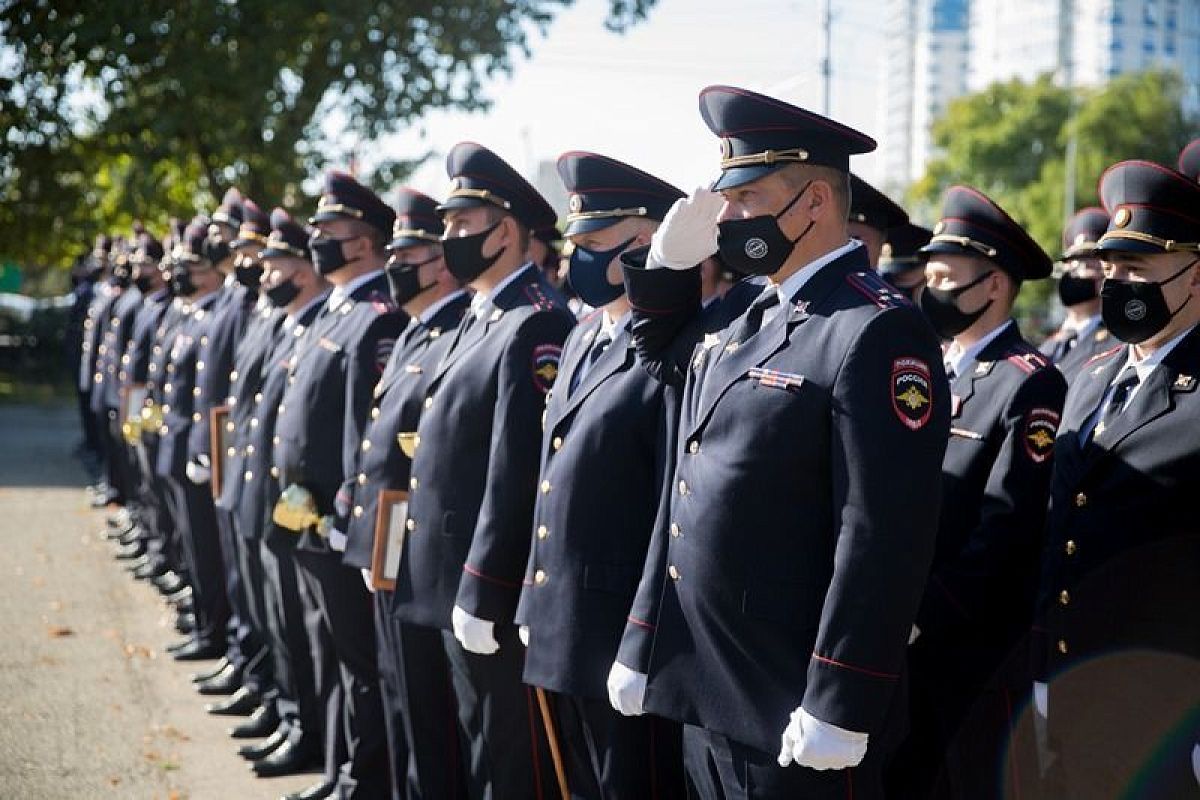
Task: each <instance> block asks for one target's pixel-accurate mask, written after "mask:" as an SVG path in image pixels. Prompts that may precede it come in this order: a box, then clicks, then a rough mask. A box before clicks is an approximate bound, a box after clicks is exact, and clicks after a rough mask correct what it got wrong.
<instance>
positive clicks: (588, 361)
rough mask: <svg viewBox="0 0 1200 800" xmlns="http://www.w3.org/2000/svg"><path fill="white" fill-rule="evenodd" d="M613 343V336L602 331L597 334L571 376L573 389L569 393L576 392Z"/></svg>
mask: <svg viewBox="0 0 1200 800" xmlns="http://www.w3.org/2000/svg"><path fill="white" fill-rule="evenodd" d="M611 344H612V337H611V336H610V335H608V334H607V333H604V332H603V331H601V332H600V333H598V334H596V339H595V341H593V342H592V346H591V348H589V349H588V351H587V353H586V354H584V356H583V360H582V361H581V362H580V363H579V368H578V369H576V370H575V374H574V375H572V376H571V391H570V393H569V394H574V393H575V390H576V389H577V388H579V384H581V383H583V376H584V375H586V374H587V373H588V372H590V371H591V369H592V365H593V364H595V363H596V362H597V361H598V360H599V359H600V356H602V355H604V352H605V351H606V350H608V346H609V345H611Z"/></svg>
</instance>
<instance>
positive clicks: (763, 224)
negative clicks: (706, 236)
mask: <svg viewBox="0 0 1200 800" xmlns="http://www.w3.org/2000/svg"><path fill="white" fill-rule="evenodd" d="M809 186H812V181H809V182H808V183H806V184H804V188H802V189H801V190H800V191H799V192H798V193H797V194H796V196H795V197H793V198H792V199H791V202H789V203H788V204H787V205H786V206H784V207H783V210H782V211H780V212H779V213H778V214H774V215H772V214H760V215H759V216H757V217H750V218H748V219H727V220H725V221H724V222H721V223H719V224H718V225H717V230H718V231H719V236H718V238H717V245H718V247H719V248H720V253H721V260H722V261H724V262H725V264H726V265H727V266H728V267H729V268H730V269H733V270H736V271H738V272H740V273H742V274H743V275H774V274H775V273H776V272H778V271H779V268H780V267H782V266H783V262H785V261H787V260H788V256H790V255H791V254H792V251H793V250H795V249H796V245H797V244H798V243H799V242H800V240H801V239H803V238H804V237H805V236H807V235H808V232H809V231H810V230H812V227H813V225H815V224H816V221H815V220H810V221H809V223H808V227H806V228H805V229H804V230H803V231H802V232H801V233H800V235H799V236H797V237H796V238H795V239H789V238H788V237H787V235H786V234H784V232H783V231H782V230H781V229H780V227H779V218H780V217H782V216H783V215H784V214H786V213H787V212H788V211H789V210H791V208H792V206H794V205H796V203H797V202H798V201H799V200H800V198H801V197H803V196H804V193H805V192H807V191H808V187H809Z"/></svg>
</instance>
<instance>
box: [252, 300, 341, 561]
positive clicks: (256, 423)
mask: <svg viewBox="0 0 1200 800" xmlns="http://www.w3.org/2000/svg"><path fill="white" fill-rule="evenodd" d="M324 304H325V301H324V299H322V300H321V301H320V302H318V303H315V304H313V305H312V306H310V307H309V308H306V309H304V310H303V311H302V312H301V313H300V315H299V316H298V317H297V318H296V323H295V325H294V326H293V327H291V328H289V327H287V323H286V321H285V322H281V323H280V326H279V327H278V328H277V329H276V330H275V333H274V335H273V336H272V337H271V344H270V347H269V349H268V350H267V352H266V353H265V354H264V356H263V362H262V366H261V367H260V370H261V373H260V375H259V377H258V378H257V380H258V381H259V384H260V385H259V387H258V390H257V391H256V392H255V393H254V394H253V395H252V399H251V402H250V408H249V411H250V419H249V420H248V421H247V422H246V424H245V426H244V428H243V429H242V431H241V432H239V435H238V445H239V447H240V448H241V453H242V463H241V466H240V469H241V473H240V474H238V475H236V476H235V479H236V480H239V481H241V482H242V488H241V496H240V498H239V500H238V503H237V505H236V507H235V508H236V514H237V529H238V531H239V532H241V534H242V535H243V536H246V537H247V538H258V537H260V536H262V535H263V534H264V533H265V532H267V531H270V530H279V529H277V528H275V526H272V525H271V524H270V519H271V512H272V510H273V509H274V507H275V501H276V500H277V499H278V498H279V490H280V486H279V478H280V475H281V473H280V471H279V468H278V467H276V466H275V465H274V464H275V445H276V444H277V443H278V441H279V437H278V436H277V435H276V433H275V422H276V418H277V417H278V415H279V403H280V401H281V400H282V399H283V394H284V392H285V391H286V390H287V388H288V377H289V376H290V375H291V366H292V359H293V357H294V356H295V355H296V354H297V352H299V351H301V350H302V349H303V348H304V347H307V346H308V345H310V344H311V341H310V340H309V338H308V336H307V333H308V328H309V326H311V325H312V324H313V322H315V321H316V319H317V315H318V314H319V313H320V312H321V309H323V308H324V307H325V305H324ZM241 379H242V376H241V374H240V373H239V375H238V380H239V381H240V380H241ZM247 380H248V381H249V380H255V379H254V378H247ZM281 535H284V536H288V537H292V538H295V536H296V534H294V533H292V532H291V531H282V533H281Z"/></svg>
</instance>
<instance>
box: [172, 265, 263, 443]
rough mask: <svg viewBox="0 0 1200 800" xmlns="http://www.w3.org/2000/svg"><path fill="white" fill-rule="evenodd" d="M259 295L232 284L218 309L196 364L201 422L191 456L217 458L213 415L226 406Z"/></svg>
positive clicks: (192, 438) (190, 439)
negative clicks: (240, 345) (235, 364)
mask: <svg viewBox="0 0 1200 800" xmlns="http://www.w3.org/2000/svg"><path fill="white" fill-rule="evenodd" d="M256 300H257V295H256V293H254V292H252V291H250V290H249V289H247V288H246V287H245V286H242V285H241V284H240V283H235V284H232V285H229V286H227V287H226V288H225V290H224V294H223V296H222V297H221V300H220V301H219V302H218V304H217V306H215V307H214V308H213V314H212V321H211V322H210V323H209V326H208V331H207V332H206V333H205V335H204V338H203V339H202V340H201V343H200V353H199V354H198V357H197V359H198V360H197V362H196V388H197V389H198V390H199V391H198V392H197V393H196V402H195V406H196V409H195V410H196V413H198V414H200V417H201V421H200V422H199V423H198V424H196V425H194V426H192V430H191V433H190V435H189V437H188V457H189V458H191V459H192V460H196V459H197V458H198V457H199V456H202V455H203V456H209V457H210V459H211V458H212V457H213V453H212V443H211V442H210V441H209V440H210V439H211V438H212V434H211V430H212V429H211V427H210V426H209V424H208V422H209V414H210V413H211V411H212V409H213V408H215V407H216V406H220V405H224V404H225V400H226V398H227V397H228V396H229V386H230V379H229V374H230V372H231V371H232V370H233V362H234V355H235V352H236V349H237V346H238V342H239V341H241V339H242V336H243V335H244V334H245V331H246V323H247V320H248V319H249V318H250V315H251V314H252V313H253V312H254V303H255V301H256Z"/></svg>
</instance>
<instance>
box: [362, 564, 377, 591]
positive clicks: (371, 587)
mask: <svg viewBox="0 0 1200 800" xmlns="http://www.w3.org/2000/svg"><path fill="white" fill-rule="evenodd" d="M359 572H361V573H362V576H363V583H365V584H366V585H367V591H368V592H370V593H371V594H375V584H374V583H373V582H372V581H371V570H369V569H365V568H364V569H360V570H359Z"/></svg>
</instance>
